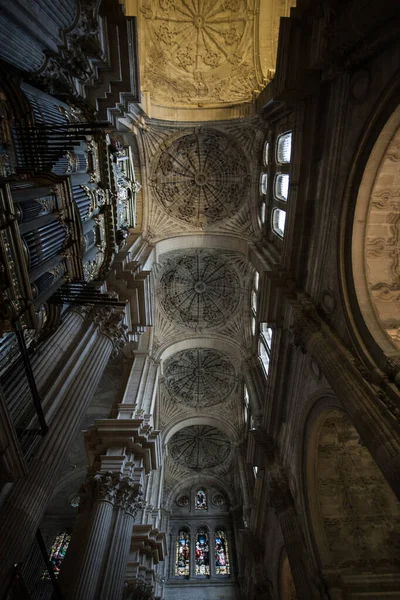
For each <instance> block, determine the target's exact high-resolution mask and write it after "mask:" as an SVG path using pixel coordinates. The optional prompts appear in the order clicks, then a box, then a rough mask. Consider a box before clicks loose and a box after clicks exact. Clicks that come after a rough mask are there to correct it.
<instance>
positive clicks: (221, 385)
mask: <svg viewBox="0 0 400 600" xmlns="http://www.w3.org/2000/svg"><path fill="white" fill-rule="evenodd" d="M235 381H236V377H235V368H234V366H233V364H232V363H231V361H230V360H229V359H228V357H227V356H225V355H224V354H223V353H222V352H218V351H216V350H212V349H209V348H193V349H190V350H183V351H182V352H177V353H176V354H174V355H173V356H171V357H170V358H169V359H168V360H167V361H166V362H165V367H164V383H165V386H166V388H167V390H168V393H169V395H170V396H171V398H172V399H173V400H174V401H176V402H179V403H182V404H185V405H186V406H191V407H194V408H206V407H208V406H213V405H215V404H218V403H220V402H223V401H224V400H225V399H226V398H227V397H228V396H230V394H231V393H232V391H233V389H234V387H235Z"/></svg>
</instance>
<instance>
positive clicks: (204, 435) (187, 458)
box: [168, 425, 231, 471]
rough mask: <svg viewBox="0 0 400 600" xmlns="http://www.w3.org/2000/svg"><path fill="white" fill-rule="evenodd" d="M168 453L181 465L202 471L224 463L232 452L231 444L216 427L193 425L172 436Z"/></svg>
mask: <svg viewBox="0 0 400 600" xmlns="http://www.w3.org/2000/svg"><path fill="white" fill-rule="evenodd" d="M168 451H169V454H170V456H171V457H172V458H173V459H174V460H175V461H176V462H177V463H178V464H179V465H182V466H185V467H188V468H189V469H193V470H195V471H201V470H202V469H207V468H210V467H215V466H216V465H220V464H221V463H223V462H224V461H225V460H226V459H227V458H228V456H229V454H230V452H231V442H230V440H229V438H228V437H227V436H226V435H225V434H224V433H223V432H222V431H221V430H220V429H217V428H216V427H211V426H209V425H191V426H189V427H184V428H183V429H181V430H180V431H178V432H177V433H175V435H173V436H172V438H171V439H170V441H169V442H168Z"/></svg>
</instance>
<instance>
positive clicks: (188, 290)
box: [157, 249, 241, 331]
mask: <svg viewBox="0 0 400 600" xmlns="http://www.w3.org/2000/svg"><path fill="white" fill-rule="evenodd" d="M157 294H158V298H159V301H160V303H161V305H162V307H163V309H164V311H165V313H166V315H167V317H168V318H169V319H170V320H171V321H173V322H174V323H176V324H178V325H183V326H185V327H189V328H190V329H194V330H196V331H199V330H203V329H208V328H212V327H216V326H218V325H221V324H225V323H226V322H228V321H229V320H230V319H231V318H232V317H233V315H234V314H235V313H236V311H237V308H238V306H239V301H240V296H241V288H240V282H239V276H238V274H237V272H236V270H235V269H234V267H233V266H232V265H231V264H230V262H229V260H228V259H227V258H226V257H225V256H224V255H223V254H221V252H217V251H212V250H205V249H191V250H186V251H184V252H176V253H174V252H173V253H171V256H170V257H169V258H167V259H166V260H165V262H164V265H163V269H162V271H161V275H160V278H159V285H158V289H157Z"/></svg>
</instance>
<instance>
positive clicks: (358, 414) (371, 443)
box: [292, 302, 400, 499]
mask: <svg viewBox="0 0 400 600" xmlns="http://www.w3.org/2000/svg"><path fill="white" fill-rule="evenodd" d="M292 314H293V331H294V343H295V344H296V345H298V346H300V347H301V348H302V349H303V350H304V351H306V352H308V353H309V354H310V355H311V356H312V357H313V358H314V359H315V360H316V362H317V363H318V365H319V367H320V368H321V370H322V372H323V373H324V375H325V377H326V378H327V380H328V381H329V384H330V385H331V387H332V389H333V390H334V392H335V393H336V395H337V397H338V399H339V400H340V402H341V403H342V404H343V409H344V411H345V412H346V413H347V414H348V415H349V417H350V419H351V420H352V422H353V424H354V426H355V427H356V429H357V431H358V433H359V434H360V436H361V438H362V441H363V443H364V444H365V446H366V447H367V448H368V450H369V451H370V452H371V455H372V456H373V458H374V459H375V461H376V463H377V464H378V466H379V468H380V469H381V471H382V473H383V475H384V476H385V477H386V479H387V481H388V483H389V485H390V486H391V488H392V490H393V491H394V493H395V494H396V496H397V498H399V499H400V423H399V421H398V416H397V415H396V412H395V411H394V410H392V408H393V407H392V403H391V401H390V400H389V398H388V397H387V396H386V395H385V393H384V392H383V390H381V391H382V392H383V393H382V394H378V392H377V391H376V390H375V389H374V387H373V386H372V384H371V383H369V382H368V381H367V379H366V377H367V378H368V377H369V375H370V374H369V373H365V372H362V367H361V365H360V366H359V368H357V361H356V359H355V358H354V357H353V356H352V354H351V353H350V352H349V351H348V350H347V348H346V347H345V346H344V345H343V344H342V342H341V341H340V340H339V338H338V337H337V336H336V335H335V334H334V332H333V331H332V330H331V329H330V327H329V326H328V325H327V324H326V323H325V322H324V321H323V320H322V319H321V318H320V317H319V315H318V313H317V311H316V309H315V307H314V305H313V304H312V303H311V302H307V303H300V302H293V303H292Z"/></svg>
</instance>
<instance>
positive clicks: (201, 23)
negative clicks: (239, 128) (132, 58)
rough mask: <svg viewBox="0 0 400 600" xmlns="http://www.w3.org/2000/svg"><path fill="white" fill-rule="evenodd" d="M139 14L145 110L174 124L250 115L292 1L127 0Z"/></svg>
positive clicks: (270, 71)
mask: <svg viewBox="0 0 400 600" xmlns="http://www.w3.org/2000/svg"><path fill="white" fill-rule="evenodd" d="M124 4H125V10H126V14H128V15H129V14H130V15H133V14H135V15H137V16H138V25H139V39H140V48H139V50H140V52H139V56H140V61H141V65H140V66H141V87H142V92H143V93H144V105H145V107H146V111H147V112H148V114H149V115H150V116H152V117H156V118H160V119H168V120H171V121H178V120H180V121H194V120H197V121H205V120H212V119H226V118H234V117H240V116H246V115H247V116H248V115H251V114H253V112H254V99H255V98H256V97H257V95H258V93H259V92H260V91H261V90H262V89H263V87H264V86H265V85H266V83H267V82H268V81H269V80H270V79H271V78H272V77H273V75H274V72H275V63H276V52H277V43H278V34H279V21H280V17H282V16H288V14H289V10H290V7H291V6H293V5H294V4H295V3H294V2H293V0H136V2H133V1H132V0H124Z"/></svg>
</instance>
